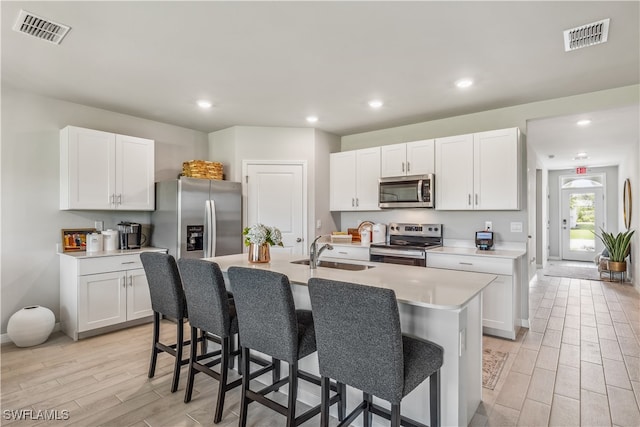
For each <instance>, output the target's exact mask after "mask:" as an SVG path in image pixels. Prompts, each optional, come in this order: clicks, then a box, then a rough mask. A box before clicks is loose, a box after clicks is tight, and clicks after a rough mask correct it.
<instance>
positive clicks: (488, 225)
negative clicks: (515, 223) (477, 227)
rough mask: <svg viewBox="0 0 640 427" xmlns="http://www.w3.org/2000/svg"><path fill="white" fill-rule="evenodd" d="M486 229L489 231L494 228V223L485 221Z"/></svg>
mask: <svg viewBox="0 0 640 427" xmlns="http://www.w3.org/2000/svg"><path fill="white" fill-rule="evenodd" d="M484 229H485V230H487V231H491V230H493V224H492V223H491V221H485V222H484Z"/></svg>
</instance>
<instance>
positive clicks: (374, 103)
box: [369, 99, 384, 108]
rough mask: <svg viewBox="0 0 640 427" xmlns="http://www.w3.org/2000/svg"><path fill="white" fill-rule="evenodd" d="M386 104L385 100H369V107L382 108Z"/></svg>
mask: <svg viewBox="0 0 640 427" xmlns="http://www.w3.org/2000/svg"><path fill="white" fill-rule="evenodd" d="M383 105H384V102H382V101H380V100H379V99H374V100H371V101H369V107H371V108H380V107H382V106H383Z"/></svg>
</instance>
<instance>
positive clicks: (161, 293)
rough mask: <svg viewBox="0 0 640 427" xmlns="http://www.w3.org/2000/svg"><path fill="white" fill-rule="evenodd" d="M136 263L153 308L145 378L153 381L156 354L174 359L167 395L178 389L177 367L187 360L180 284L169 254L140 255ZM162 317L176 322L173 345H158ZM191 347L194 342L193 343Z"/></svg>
mask: <svg viewBox="0 0 640 427" xmlns="http://www.w3.org/2000/svg"><path fill="white" fill-rule="evenodd" d="M140 260H141V261H142V266H143V267H144V271H145V274H146V276H147V282H148V283H149V294H150V296H151V307H152V309H153V344H152V349H151V361H150V362H149V374H148V376H149V378H153V376H154V375H155V371H156V361H157V359H158V354H159V353H163V352H164V353H167V354H170V355H171V356H173V357H174V358H175V365H174V368H173V380H172V383H171V392H172V393H174V392H175V391H176V390H177V389H178V383H179V381H180V367H181V366H182V365H186V364H187V363H188V362H189V360H188V359H184V360H183V359H182V348H183V346H184V345H189V344H190V341H184V328H183V324H184V320H185V319H186V318H187V303H186V300H185V296H184V291H183V290H182V281H181V280H180V273H179V272H178V266H177V264H176V260H175V258H174V257H173V256H172V255H169V254H165V253H161V252H143V253H141V254H140ZM161 315H164V316H167V317H170V318H172V319H175V321H176V343H175V344H170V345H168V344H163V343H161V342H160V316H161ZM194 345H195V343H194Z"/></svg>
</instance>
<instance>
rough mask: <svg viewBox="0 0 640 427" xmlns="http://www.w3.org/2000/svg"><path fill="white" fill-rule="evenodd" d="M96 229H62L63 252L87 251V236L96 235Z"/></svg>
mask: <svg viewBox="0 0 640 427" xmlns="http://www.w3.org/2000/svg"><path fill="white" fill-rule="evenodd" d="M95 231H96V229H95V228H66V229H64V228H63V229H62V252H80V251H86V250H87V234H90V233H95Z"/></svg>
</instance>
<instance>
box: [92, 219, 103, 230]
mask: <svg viewBox="0 0 640 427" xmlns="http://www.w3.org/2000/svg"><path fill="white" fill-rule="evenodd" d="M93 227H94V228H95V229H96V231H102V230H104V221H94V222H93Z"/></svg>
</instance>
